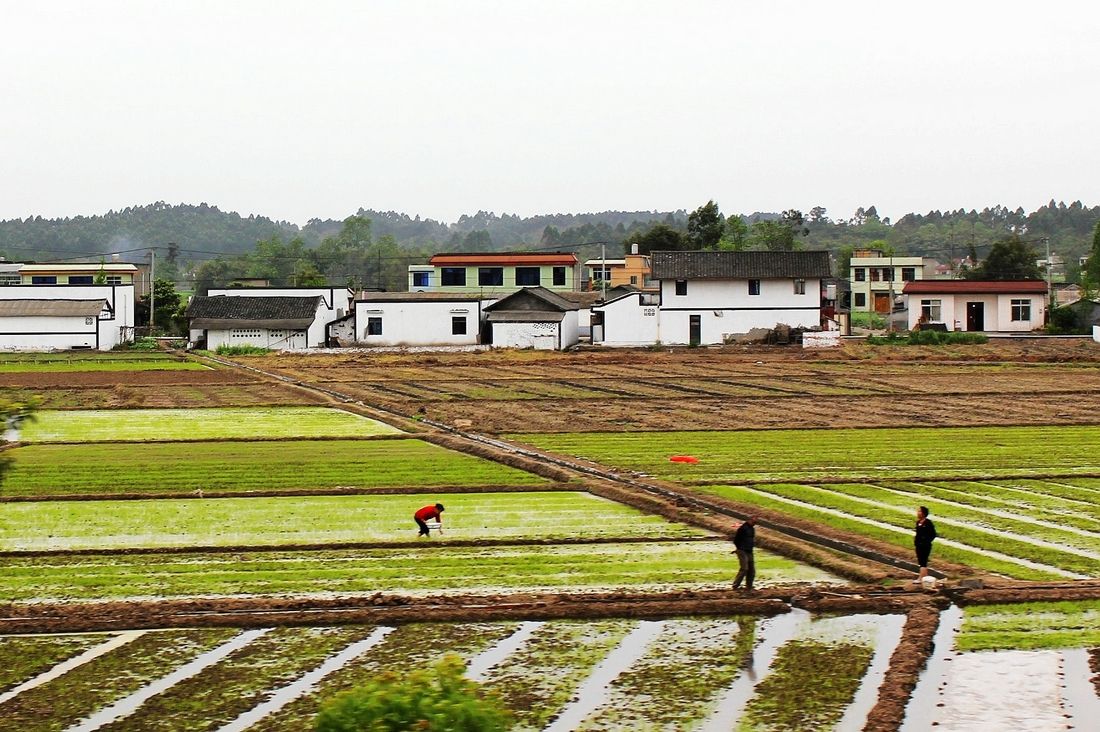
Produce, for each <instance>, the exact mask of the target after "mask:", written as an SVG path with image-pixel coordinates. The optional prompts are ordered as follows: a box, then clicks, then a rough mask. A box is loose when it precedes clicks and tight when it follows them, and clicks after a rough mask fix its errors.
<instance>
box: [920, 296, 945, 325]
mask: <svg viewBox="0 0 1100 732" xmlns="http://www.w3.org/2000/svg"><path fill="white" fill-rule="evenodd" d="M940 304H941V301H940V300H921V301H920V319H921V322H922V323H942V322H943V315H941V314H940Z"/></svg>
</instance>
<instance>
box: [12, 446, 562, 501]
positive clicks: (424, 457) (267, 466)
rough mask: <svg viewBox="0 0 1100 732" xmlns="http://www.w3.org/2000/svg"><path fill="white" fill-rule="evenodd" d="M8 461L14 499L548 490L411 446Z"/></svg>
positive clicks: (58, 450)
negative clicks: (331, 491) (419, 488)
mask: <svg viewBox="0 0 1100 732" xmlns="http://www.w3.org/2000/svg"><path fill="white" fill-rule="evenodd" d="M5 454H6V455H8V456H10V457H11V458H12V467H11V471H10V472H9V473H8V474H7V475H5V479H4V486H3V493H4V495H9V496H43V495H59V496H63V495H75V494H100V495H110V494H118V493H150V494H156V493H158V492H178V491H198V490H219V491H237V492H241V493H247V492H248V491H250V490H263V491H271V490H279V489H298V488H333V487H340V486H350V487H359V488H377V487H383V486H392V487H403V486H423V487H425V488H430V487H432V486H452V485H453V486H477V485H537V484H540V483H545V482H546V481H545V480H544V479H543V478H540V477H538V476H535V475H532V474H531V473H527V472H525V471H522V470H518V469H516V468H511V467H508V466H506V465H501V464H500V463H495V462H491V461H489V460H483V459H481V458H477V457H472V456H469V455H463V454H462V453H458V452H454V451H452V450H447V449H444V448H442V447H438V446H436V445H432V444H429V443H427V442H423V441H421V440H415V439H409V440H383V441H370V440H324V441H309V440H304V441H296V440H291V441H286V442H210V443H204V444H199V443H178V444H176V443H150V444H140V445H139V444H131V445H127V444H89V445H31V446H28V447H20V448H17V449H15V450H11V451H9V452H7V453H5Z"/></svg>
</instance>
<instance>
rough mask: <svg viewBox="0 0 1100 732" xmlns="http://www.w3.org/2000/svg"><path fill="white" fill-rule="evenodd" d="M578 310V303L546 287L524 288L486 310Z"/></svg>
mask: <svg viewBox="0 0 1100 732" xmlns="http://www.w3.org/2000/svg"><path fill="white" fill-rule="evenodd" d="M577 309H578V306H577V303H575V302H570V301H569V300H567V299H566V298H564V297H562V296H561V295H560V294H558V293H556V292H552V291H550V290H547V289H546V288H545V287H524V288H523V289H521V290H516V291H515V292H513V293H512V294H511V295H508V296H507V297H505V298H503V299H501V300H498V301H497V302H495V303H493V304H492V305H490V306H489V307H487V308H485V311H486V312H492V311H497V312H500V311H504V310H513V311H514V310H527V311H532V312H536V311H542V312H558V313H560V312H565V311H566V310H577Z"/></svg>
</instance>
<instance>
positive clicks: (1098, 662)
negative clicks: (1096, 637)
mask: <svg viewBox="0 0 1100 732" xmlns="http://www.w3.org/2000/svg"><path fill="white" fill-rule="evenodd" d="M1089 670H1091V671H1092V685H1093V686H1095V687H1096V695H1097V696H1100V648H1093V649H1092V650H1091V651H1089Z"/></svg>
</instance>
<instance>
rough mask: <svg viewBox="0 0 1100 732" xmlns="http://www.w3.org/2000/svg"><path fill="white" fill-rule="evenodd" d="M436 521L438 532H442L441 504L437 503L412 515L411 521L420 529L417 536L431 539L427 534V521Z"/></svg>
mask: <svg viewBox="0 0 1100 732" xmlns="http://www.w3.org/2000/svg"><path fill="white" fill-rule="evenodd" d="M432 520H435V521H438V522H439V530H440V531H442V530H443V504H442V503H437V504H435V505H434V506H425V507H424V508H422V509H420V510H419V511H417V512H416V513H414V514H413V521H415V522H416V525H417V526H419V527H420V533H419V534H417V536H427V537H429V538H430V537H431V534H430V533H429V532H428V523H427V522H428V521H432Z"/></svg>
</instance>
